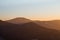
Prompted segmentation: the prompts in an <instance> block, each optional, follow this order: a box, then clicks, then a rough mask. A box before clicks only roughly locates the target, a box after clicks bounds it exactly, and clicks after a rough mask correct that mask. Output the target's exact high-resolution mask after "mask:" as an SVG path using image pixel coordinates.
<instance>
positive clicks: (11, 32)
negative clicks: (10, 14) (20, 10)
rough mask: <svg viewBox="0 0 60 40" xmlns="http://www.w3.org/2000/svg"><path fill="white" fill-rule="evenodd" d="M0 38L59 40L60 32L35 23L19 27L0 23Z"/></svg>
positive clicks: (13, 39)
mask: <svg viewBox="0 0 60 40" xmlns="http://www.w3.org/2000/svg"><path fill="white" fill-rule="evenodd" d="M0 36H1V37H3V38H4V39H6V40H32V39H37V40H58V39H60V31H57V30H55V29H48V28H45V27H42V26H39V25H37V24H36V23H34V22H29V23H25V24H23V25H18V24H12V23H8V22H5V21H0Z"/></svg>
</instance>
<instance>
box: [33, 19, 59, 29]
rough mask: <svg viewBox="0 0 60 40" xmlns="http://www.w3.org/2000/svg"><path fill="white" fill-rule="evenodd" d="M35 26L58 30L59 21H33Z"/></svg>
mask: <svg viewBox="0 0 60 40" xmlns="http://www.w3.org/2000/svg"><path fill="white" fill-rule="evenodd" d="M34 22H35V23H36V24H38V25H40V26H43V27H46V28H51V29H56V30H60V20H54V21H34Z"/></svg>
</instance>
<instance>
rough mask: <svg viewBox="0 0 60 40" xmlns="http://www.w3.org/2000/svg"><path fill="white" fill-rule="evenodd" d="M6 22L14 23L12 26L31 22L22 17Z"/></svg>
mask: <svg viewBox="0 0 60 40" xmlns="http://www.w3.org/2000/svg"><path fill="white" fill-rule="evenodd" d="M7 22H10V23H14V24H23V23H28V22H31V20H30V19H26V18H24V17H16V18H14V19H11V20H7Z"/></svg>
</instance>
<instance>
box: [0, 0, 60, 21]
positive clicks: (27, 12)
mask: <svg viewBox="0 0 60 40" xmlns="http://www.w3.org/2000/svg"><path fill="white" fill-rule="evenodd" d="M59 10H60V0H0V19H1V20H8V19H12V18H15V17H25V18H28V19H31V20H44V21H46V20H60V11H59Z"/></svg>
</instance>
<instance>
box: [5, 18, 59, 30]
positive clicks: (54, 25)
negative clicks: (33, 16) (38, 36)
mask: <svg viewBox="0 0 60 40" xmlns="http://www.w3.org/2000/svg"><path fill="white" fill-rule="evenodd" d="M6 22H9V23H13V24H24V23H29V22H34V23H36V24H38V25H40V26H43V27H46V28H51V29H56V30H60V20H53V21H34V20H33V21H32V20H30V19H26V18H23V17H17V18H14V19H11V20H6Z"/></svg>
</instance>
